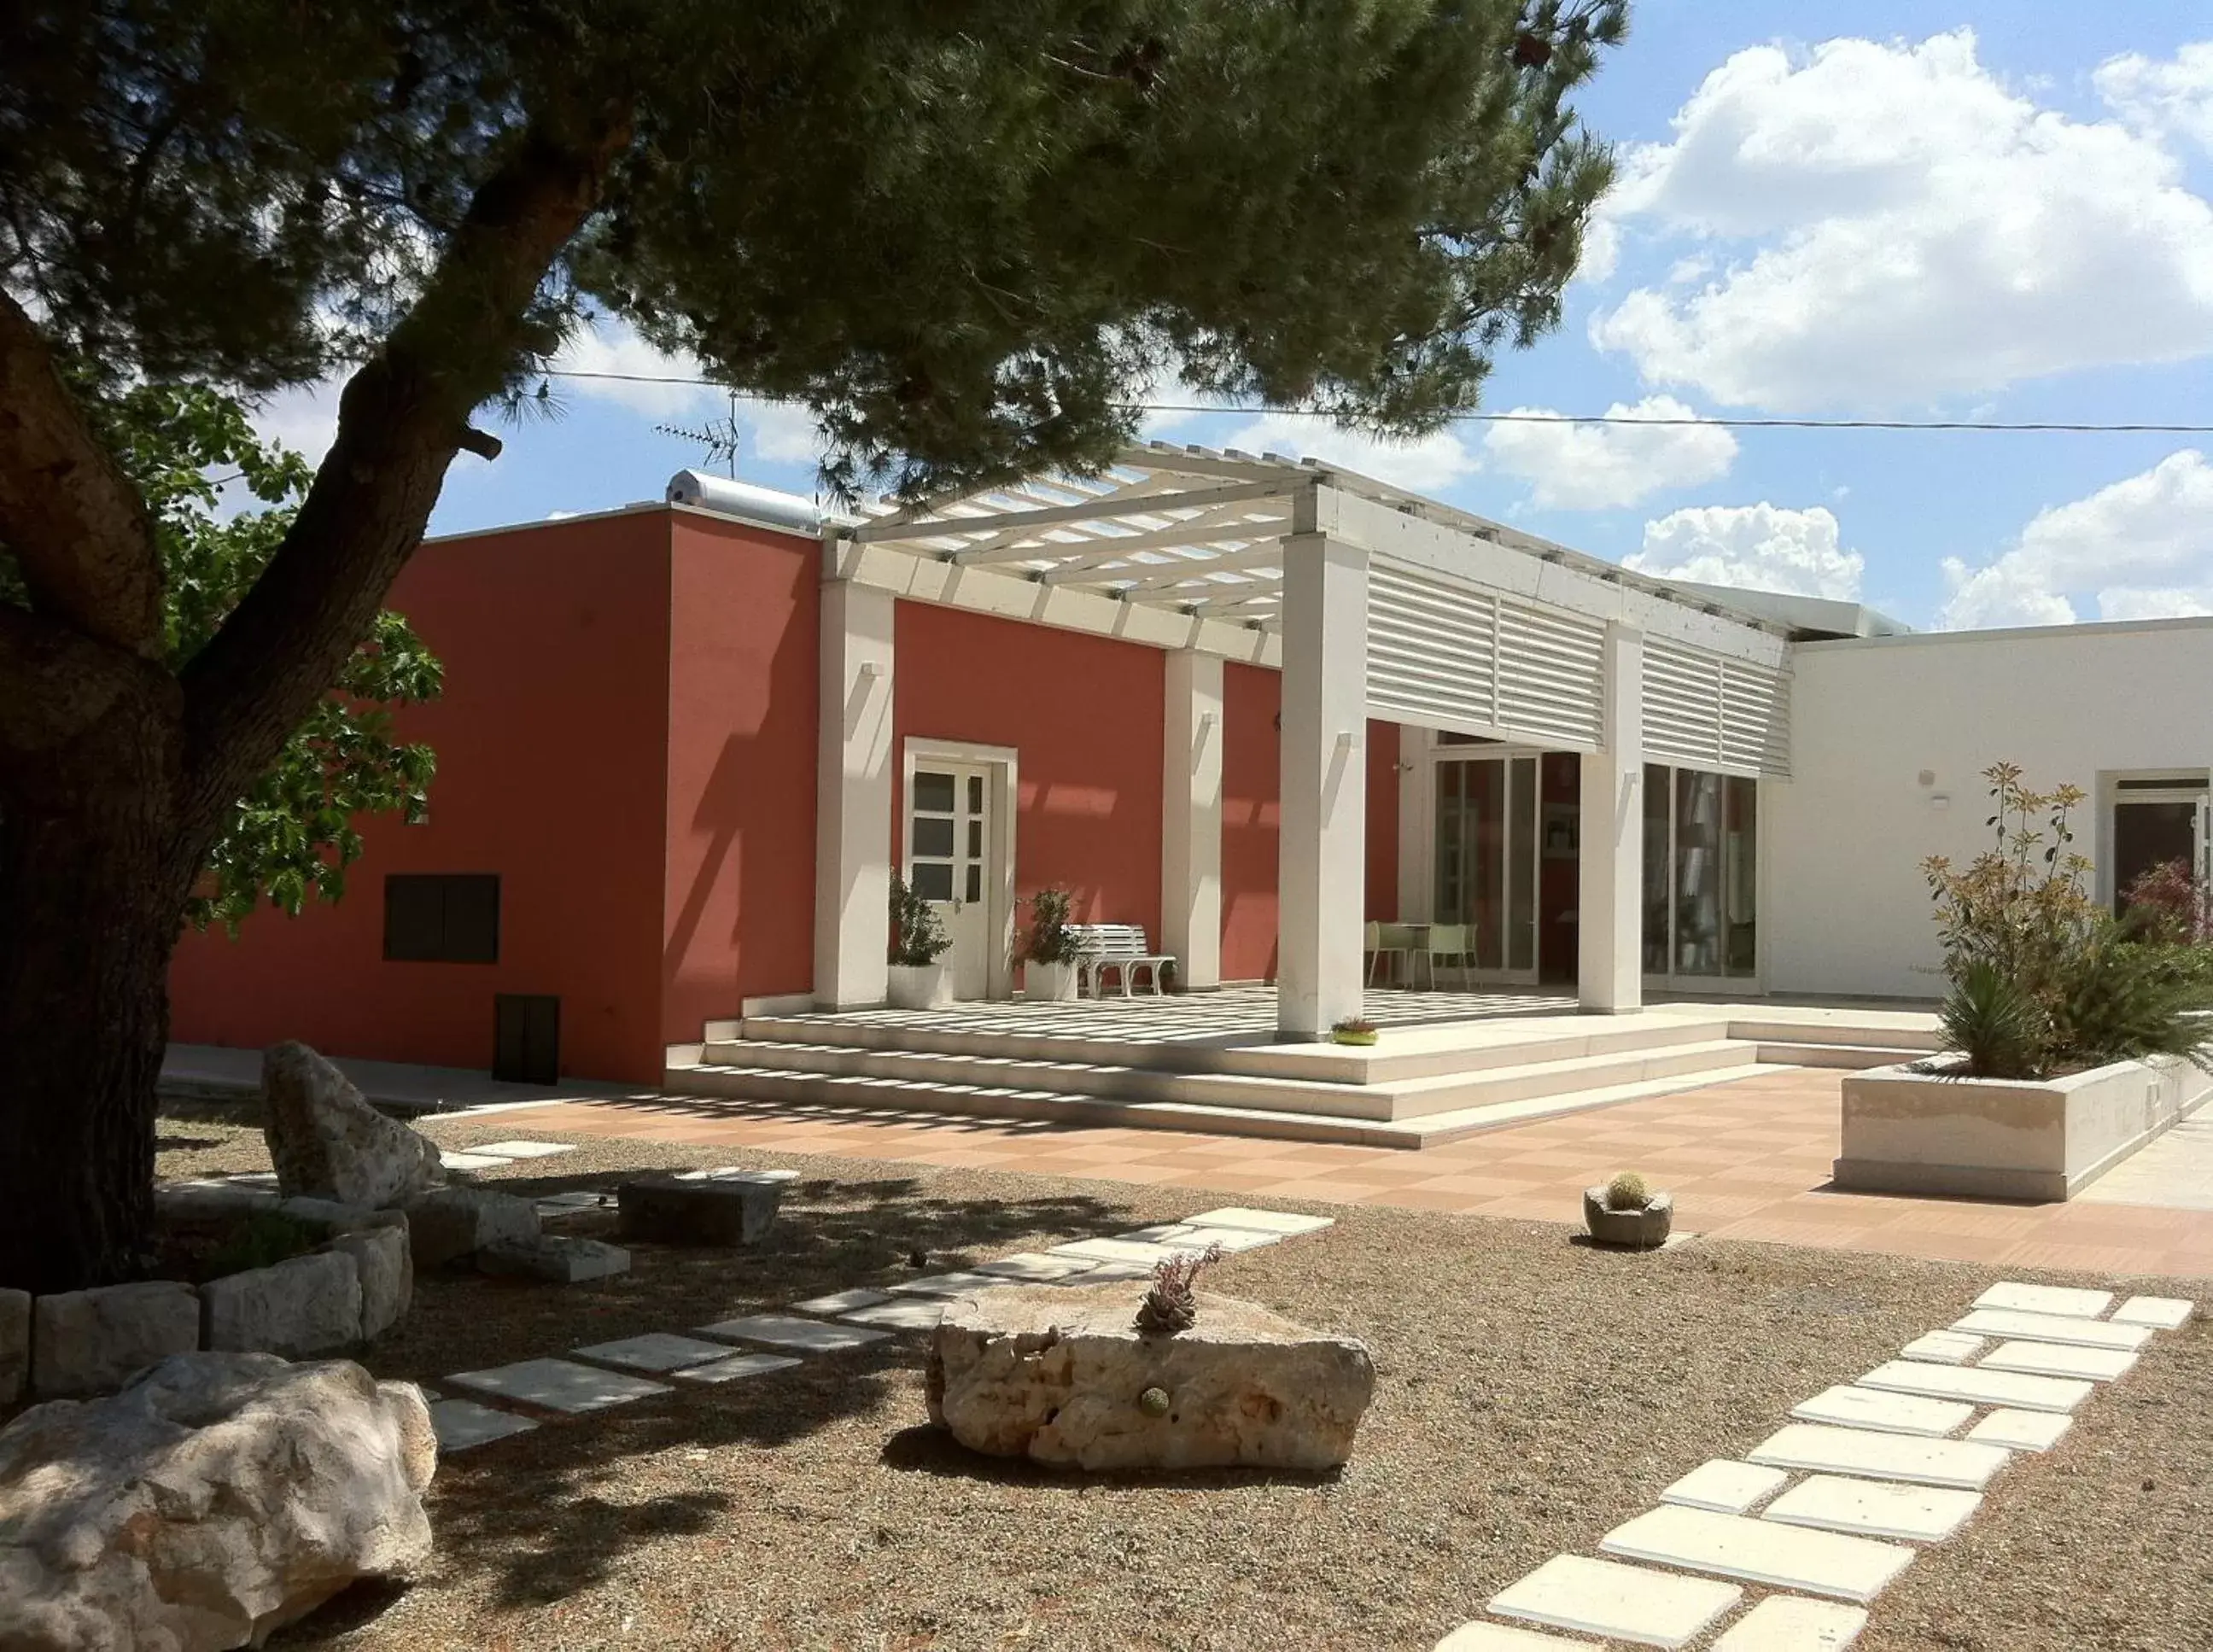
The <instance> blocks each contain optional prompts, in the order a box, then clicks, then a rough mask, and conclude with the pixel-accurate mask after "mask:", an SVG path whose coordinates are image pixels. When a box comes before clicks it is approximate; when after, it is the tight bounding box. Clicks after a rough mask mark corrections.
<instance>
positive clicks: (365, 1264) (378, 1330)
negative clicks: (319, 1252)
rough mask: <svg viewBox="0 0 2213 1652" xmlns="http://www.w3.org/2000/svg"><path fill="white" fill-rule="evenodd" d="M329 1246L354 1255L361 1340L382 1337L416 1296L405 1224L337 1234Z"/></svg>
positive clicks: (334, 1249) (397, 1321) (396, 1322)
mask: <svg viewBox="0 0 2213 1652" xmlns="http://www.w3.org/2000/svg"><path fill="white" fill-rule="evenodd" d="M328 1248H329V1249H331V1250H333V1251H343V1252H344V1253H346V1254H347V1255H348V1256H351V1258H353V1264H354V1271H355V1274H356V1275H357V1277H358V1278H359V1280H360V1282H361V1334H362V1338H363V1341H368V1340H369V1339H371V1338H377V1337H381V1336H382V1335H383V1334H384V1333H385V1332H387V1331H389V1330H390V1329H391V1328H392V1327H393V1326H395V1325H397V1324H399V1321H400V1320H401V1319H402V1318H403V1317H405V1314H406V1312H407V1306H408V1304H409V1303H410V1302H412V1301H414V1299H415V1260H414V1258H413V1256H412V1254H411V1253H410V1252H409V1251H408V1248H407V1228H406V1224H405V1223H404V1222H403V1223H401V1224H400V1225H399V1227H396V1228H360V1229H357V1230H356V1231H354V1232H351V1233H343V1234H338V1236H337V1237H335V1238H334V1239H332V1241H330V1244H329V1246H328Z"/></svg>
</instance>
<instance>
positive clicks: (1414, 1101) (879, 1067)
mask: <svg viewBox="0 0 2213 1652" xmlns="http://www.w3.org/2000/svg"><path fill="white" fill-rule="evenodd" d="M1756 1061H1757V1052H1756V1051H1755V1049H1754V1048H1753V1046H1752V1045H1746V1044H1738V1043H1734V1042H1733V1041H1731V1040H1728V1039H1707V1040H1705V1041H1703V1042H1700V1043H1697V1044H1669V1045H1661V1046H1659V1047H1657V1048H1654V1049H1633V1050H1625V1051H1621V1052H1606V1053H1603V1054H1599V1055H1579V1056H1574V1057H1570V1058H1566V1059H1564V1060H1551V1061H1533V1062H1525V1063H1522V1064H1517V1065H1514V1066H1484V1067H1478V1068H1476V1069H1474V1070H1471V1071H1466V1072H1458V1073H1450V1074H1445V1075H1442V1076H1434V1077H1426V1078H1417V1079H1407V1080H1401V1081H1398V1082H1383V1083H1369V1084H1354V1083H1330V1082H1317V1081H1314V1080H1310V1079H1276V1078H1249V1077H1245V1076H1238V1075H1231V1074H1219V1073H1171V1072H1161V1071H1156V1070H1149V1069H1145V1068H1137V1067H1126V1066H1119V1065H1115V1064H1109V1063H1103V1062H1064V1061H1046V1060H1039V1059H1034V1058H1022V1057H1015V1056H1009V1055H992V1056H973V1055H942V1054H937V1053H934V1052H927V1051H912V1050H870V1049H861V1048H856V1047H854V1046H850V1045H829V1044H796V1043H784V1042H771V1041H769V1040H766V1039H743V1040H739V1041H735V1042H732V1043H727V1044H715V1045H709V1046H708V1047H707V1054H706V1056H705V1058H704V1059H703V1060H702V1061H701V1062H699V1063H698V1064H697V1066H696V1067H694V1068H689V1069H687V1068H686V1067H684V1066H681V1065H679V1066H674V1067H672V1068H671V1069H670V1072H669V1079H668V1082H669V1083H670V1085H671V1087H672V1088H682V1084H681V1082H680V1079H681V1076H682V1074H684V1073H685V1072H686V1071H687V1070H695V1071H706V1070H722V1071H744V1072H751V1073H775V1074H781V1075H786V1076H789V1077H791V1078H793V1079H798V1078H802V1077H805V1076H813V1077H816V1078H822V1079H834V1080H838V1081H845V1082H869V1083H874V1084H882V1085H887V1086H891V1087H894V1088H896V1087H899V1086H909V1087H912V1088H915V1089H916V1090H917V1091H918V1092H923V1093H928V1094H936V1093H937V1092H938V1091H940V1090H942V1089H945V1088H971V1089H973V1088H981V1089H990V1090H1020V1091H1026V1092H1030V1091H1033V1092H1037V1093H1039V1094H1052V1095H1064V1096H1086V1097H1094V1098H1099V1099H1102V1100H1113V1101H1118V1102H1144V1103H1154V1104H1160V1105H1164V1106H1204V1107H1212V1108H1222V1109H1236V1108H1242V1109H1251V1110H1255V1111H1259V1112H1264V1113H1285V1114H1306V1115H1313V1116H1320V1117H1328V1118H1336V1119H1348V1120H1359V1121H1363V1122H1404V1121H1405V1120H1408V1119H1420V1118H1424V1117H1427V1116H1430V1115H1432V1114H1437V1113H1460V1112H1465V1111H1467V1110H1469V1109H1471V1108H1478V1107H1484V1106H1494V1105H1498V1104H1502V1103H1509V1102H1518V1101H1527V1100H1537V1099H1540V1098H1543V1097H1545V1096H1552V1095H1566V1094H1576V1093H1579V1092H1582V1091H1585V1090H1596V1089H1607V1088H1614V1087H1618V1086H1620V1085H1624V1084H1640V1083H1645V1082H1650V1081H1653V1080H1656V1079H1680V1078H1684V1077H1697V1076H1725V1075H1727V1076H1734V1075H1737V1074H1739V1073H1741V1071H1744V1070H1749V1069H1750V1068H1751V1067H1752V1066H1753V1065H1754V1064H1755V1063H1756ZM783 1088H787V1087H782V1086H778V1087H775V1091H774V1092H773V1093H772V1099H782V1094H781V1092H782V1090H783Z"/></svg>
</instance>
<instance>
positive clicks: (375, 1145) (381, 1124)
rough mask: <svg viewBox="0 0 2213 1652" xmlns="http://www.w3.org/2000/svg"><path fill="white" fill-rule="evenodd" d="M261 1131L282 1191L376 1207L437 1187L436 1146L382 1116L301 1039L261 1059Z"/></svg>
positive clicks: (277, 1047)
mask: <svg viewBox="0 0 2213 1652" xmlns="http://www.w3.org/2000/svg"><path fill="white" fill-rule="evenodd" d="M261 1094H262V1102H263V1107H264V1110H265V1113H264V1119H263V1123H262V1131H263V1134H265V1136H266V1137H268V1139H269V1157H270V1160H271V1162H272V1163H274V1164H275V1166H276V1167H277V1186H279V1187H280V1188H282V1189H283V1192H284V1193H285V1195H286V1196H287V1197H288V1198H289V1197H293V1196H296V1195H298V1194H302V1193H305V1194H308V1195H310V1196H312V1197H314V1198H325V1199H335V1200H337V1201H338V1203H339V1204H359V1205H366V1206H368V1207H369V1209H372V1210H382V1209H384V1208H385V1207H387V1206H388V1205H396V1204H405V1203H406V1202H407V1200H408V1199H410V1198H413V1197H414V1196H415V1195H416V1194H418V1193H422V1192H427V1191H428V1190H429V1189H430V1188H433V1187H436V1186H438V1185H440V1184H441V1183H442V1182H443V1181H444V1180H445V1179H446V1173H445V1172H444V1171H443V1170H442V1169H441V1168H439V1166H438V1149H437V1146H436V1143H433V1142H431V1141H430V1138H429V1137H424V1136H419V1135H418V1134H417V1133H416V1132H415V1131H412V1130H410V1129H409V1128H408V1127H407V1126H406V1125H403V1124H401V1123H399V1120H397V1119H387V1118H386V1117H385V1116H384V1115H383V1114H382V1113H379V1112H378V1111H377V1110H376V1109H375V1107H372V1106H369V1103H368V1102H366V1101H364V1100H362V1095H361V1092H360V1091H359V1090H357V1089H356V1088H354V1087H353V1085H352V1084H351V1082H348V1080H347V1078H346V1076H345V1075H344V1073H342V1072H340V1071H339V1070H338V1069H337V1068H336V1067H333V1066H332V1064H330V1063H329V1062H327V1061H326V1060H324V1059H323V1058H322V1057H320V1056H319V1055H317V1054H316V1053H315V1052H314V1051H313V1050H310V1049H309V1048H308V1046H307V1045H304V1044H277V1045H271V1046H270V1048H269V1049H268V1050H267V1051H266V1052H265V1053H264V1054H263V1056H262V1058H261Z"/></svg>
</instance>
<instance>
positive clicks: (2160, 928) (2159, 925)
mask: <svg viewBox="0 0 2213 1652" xmlns="http://www.w3.org/2000/svg"><path fill="white" fill-rule="evenodd" d="M2121 912H2122V917H2123V920H2124V921H2125V923H2127V924H2130V925H2131V927H2132V928H2133V929H2135V930H2137V933H2139V934H2141V935H2142V936H2144V937H2145V938H2146V939H2148V940H2153V941H2167V942H2177V943H2180V942H2206V941H2213V905H2209V900H2208V892H2207V890H2206V887H2205V886H2204V884H2203V883H2201V882H2199V881H2198V879H2197V878H2196V877H2194V876H2193V875H2192V874H2191V870H2190V865H2189V863H2188V862H2186V861H2169V862H2167V863H2166V864H2165V865H2163V866H2155V867H2154V868H2152V869H2151V870H2150V871H2149V872H2146V873H2144V874H2143V875H2142V876H2141V877H2139V878H2137V881H2135V882H2134V883H2132V884H2131V885H2130V886H2129V887H2127V888H2126V889H2125V890H2123V891H2122V892H2121Z"/></svg>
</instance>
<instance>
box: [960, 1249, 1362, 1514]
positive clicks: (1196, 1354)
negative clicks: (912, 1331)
mask: <svg viewBox="0 0 2213 1652" xmlns="http://www.w3.org/2000/svg"><path fill="white" fill-rule="evenodd" d="M1146 1289H1147V1286H1146V1284H1145V1283H1144V1282H1143V1281H1134V1282H1131V1283H1121V1284H1111V1285H1079V1286H1074V1287H1069V1288H1063V1287H1060V1286H1056V1285H1009V1286H1004V1287H1002V1288H999V1289H991V1290H986V1291H982V1292H979V1293H978V1294H977V1295H973V1296H969V1297H964V1298H961V1299H960V1300H958V1301H954V1303H952V1304H951V1305H950V1306H949V1307H948V1308H947V1309H946V1313H945V1317H944V1319H943V1320H941V1321H940V1322H939V1323H938V1326H937V1329H936V1332H935V1334H934V1337H933V1339H932V1341H931V1344H930V1364H929V1370H928V1390H929V1399H930V1420H931V1421H932V1422H933V1423H936V1424H938V1425H939V1426H940V1427H941V1428H944V1429H948V1430H949V1431H950V1432H951V1433H952V1435H953V1436H954V1438H955V1439H957V1440H958V1441H960V1443H961V1444H963V1445H965V1446H966V1447H968V1448H970V1449H971V1450H972V1451H979V1452H984V1453H985V1454H989V1455H991V1456H995V1457H1027V1458H1028V1459H1029V1460H1031V1461H1033V1462H1038V1463H1045V1464H1049V1465H1052V1466H1055V1467H1060V1468H1082V1469H1091V1470H1102V1469H1141V1468H1167V1469H1190V1468H1222V1467H1244V1468H1277V1469H1305V1470H1320V1469H1330V1468H1335V1467H1338V1466H1340V1465H1342V1464H1343V1463H1344V1460H1346V1459H1347V1458H1348V1457H1350V1455H1351V1454H1352V1439H1353V1435H1354V1433H1355V1431H1356V1430H1357V1429H1358V1428H1359V1426H1360V1419H1361V1417H1362V1415H1363V1413H1364V1412H1365V1411H1367V1409H1368V1402H1369V1397H1370V1396H1371V1394H1372V1393H1374V1390H1375V1366H1374V1364H1373V1362H1371V1361H1370V1360H1369V1356H1368V1350H1367V1348H1366V1347H1365V1346H1363V1344H1361V1343H1359V1342H1357V1341H1356V1340H1354V1339H1353V1338H1350V1337H1338V1336H1332V1335H1330V1334H1329V1333H1327V1332H1320V1331H1312V1330H1309V1329H1308V1328H1307V1327H1306V1326H1302V1325H1298V1324H1295V1323H1294V1322H1293V1321H1291V1320H1286V1319H1284V1318H1283V1317H1282V1316H1281V1315H1279V1314H1271V1313H1270V1312H1269V1311H1268V1310H1267V1309H1265V1308H1259V1307H1256V1306H1254V1305H1253V1303H1250V1302H1241V1301H1237V1300H1236V1299H1235V1298H1234V1297H1228V1296H1216V1295H1210V1294H1208V1293H1206V1292H1204V1291H1202V1292H1200V1293H1198V1323H1197V1324H1196V1325H1194V1326H1192V1327H1191V1329H1189V1330H1187V1331H1183V1332H1177V1333H1176V1334H1175V1335H1174V1336H1142V1335H1140V1334H1139V1333H1138V1332H1137V1326H1136V1319H1137V1304H1138V1303H1139V1302H1140V1301H1143V1298H1144V1295H1145V1291H1146Z"/></svg>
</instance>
